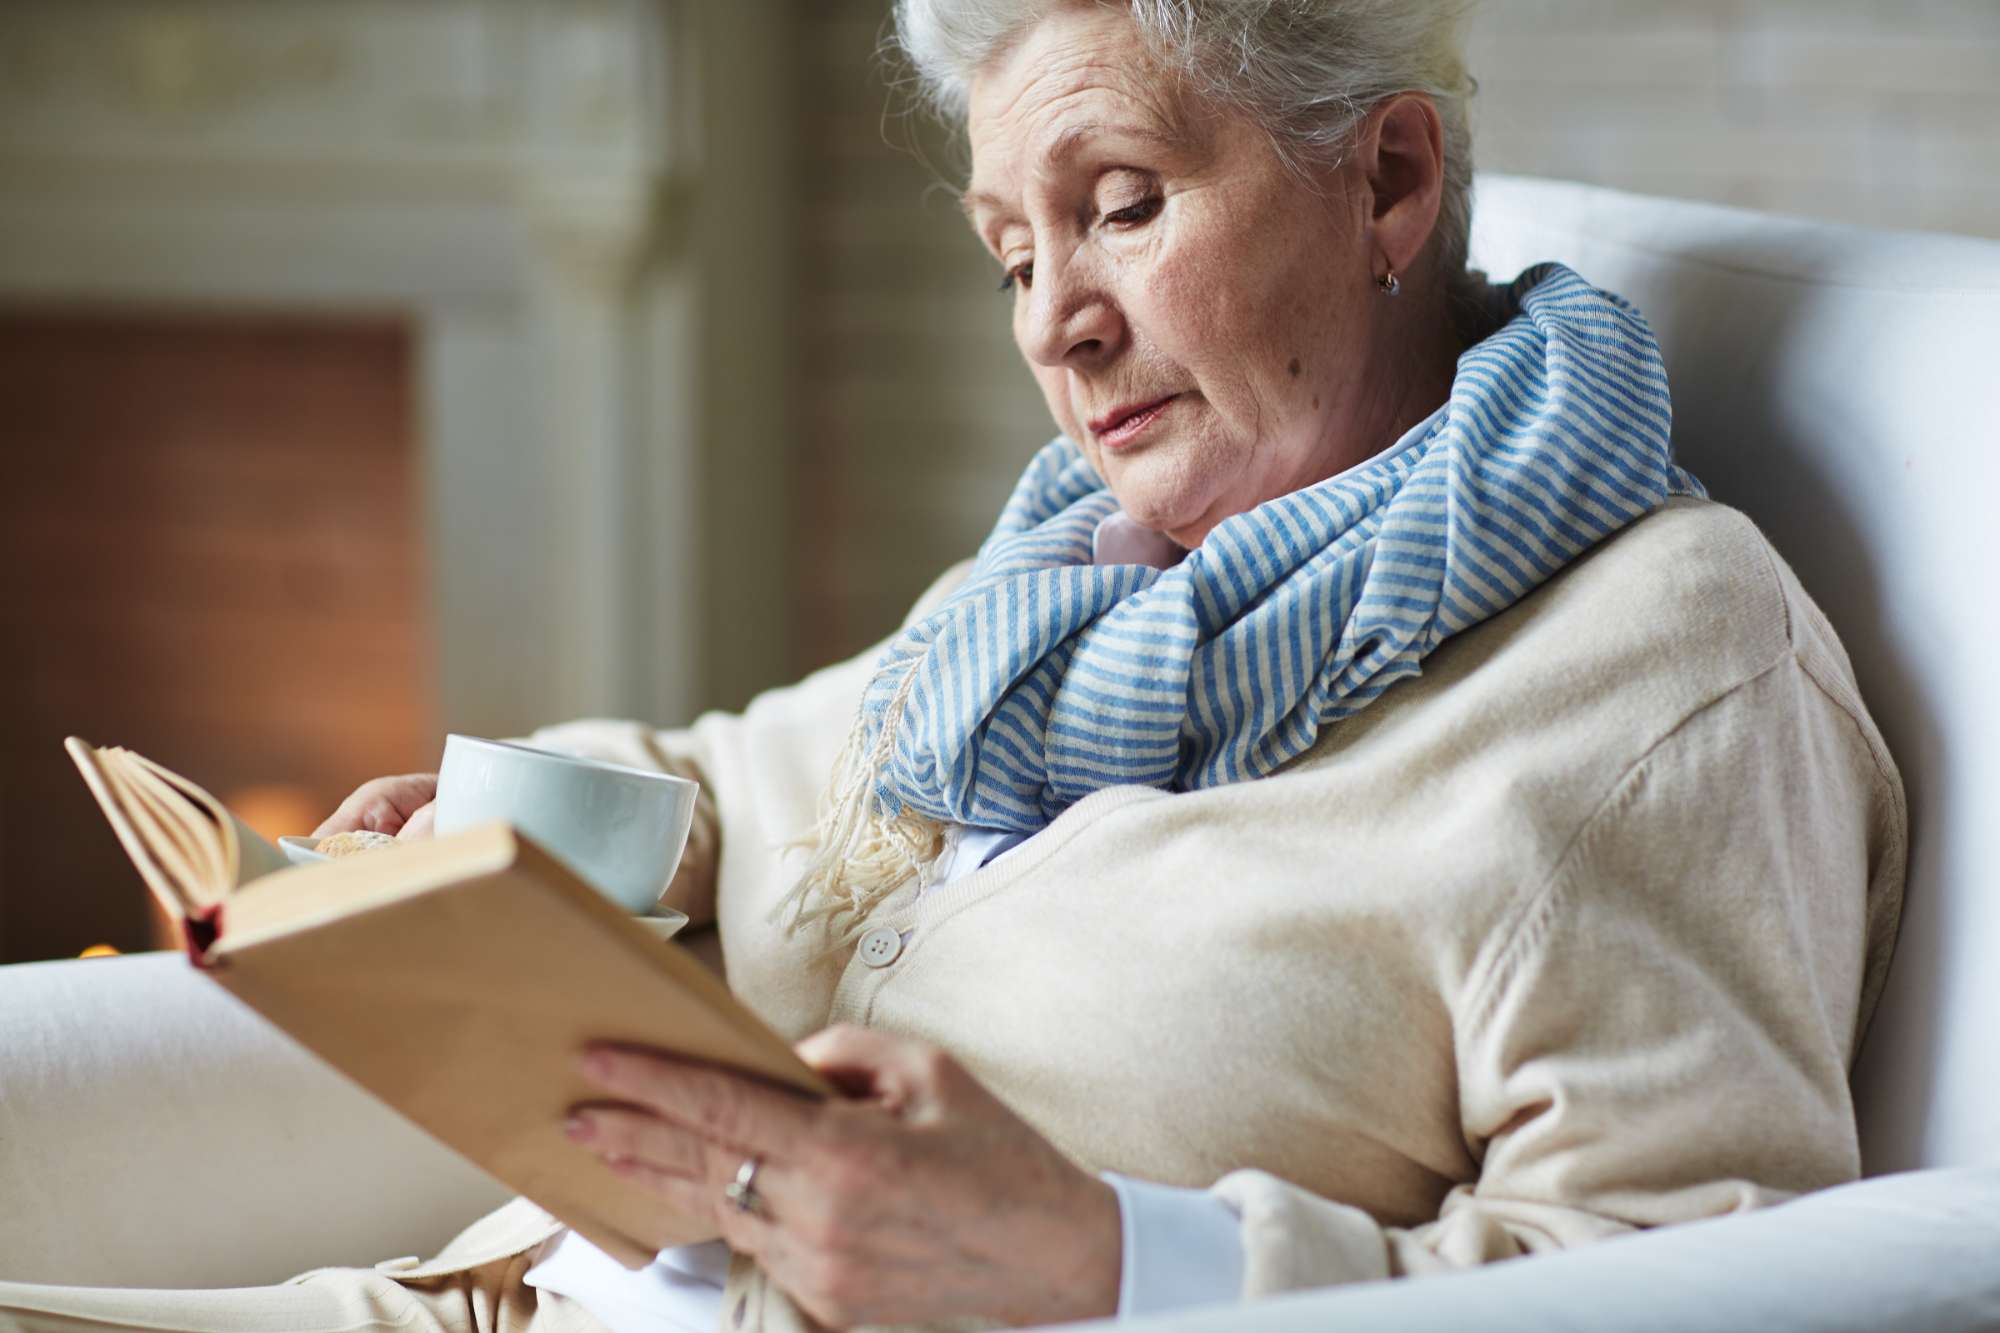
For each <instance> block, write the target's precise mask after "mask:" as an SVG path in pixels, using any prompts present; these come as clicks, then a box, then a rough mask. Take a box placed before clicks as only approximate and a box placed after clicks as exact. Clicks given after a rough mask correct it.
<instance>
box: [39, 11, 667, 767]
mask: <svg viewBox="0 0 2000 1333" xmlns="http://www.w3.org/2000/svg"><path fill="white" fill-rule="evenodd" d="M676 17H677V15H676V11H675V8H674V7H673V6H672V5H671V4H669V3H667V0H424V2H423V3H409V0H343V2H342V3H340V4H327V3H324V0H255V3H248V2H246V0H92V2H91V3H77V2H76V0H11V2H10V3H9V4H7V5H6V6H4V7H0V300H8V301H27V302H34V303H37V304H47V303H54V302H66V303H75V302H93V303H119V304H127V305H130V304H135V303H136V304H147V305H179V306H189V305H193V306H206V307H236V308H242V307H251V308H282V309H286V310H301V309H303V310H314V309H319V310H328V311H341V312H351V311H354V310H357V309H359V310H370V311H384V310H386V311H394V312H398V313H400V314H401V315H403V316H404V317H405V318H407V319H408V320H409V321H411V325H412V327H413V329H414V330H415V345H416V347H417V348H418V358H419V365H418V368H417V370H418V379H419V383H420V385H421V395H420V400H421V404H422V409H421V410H422V415H423V419H422V421H421V423H420V425H421V430H420V432H419V434H420V436H421V438H422V439H423V442H424V448H425V450H426V457H427V477H428V492H429V499H428V520H429V534H430V541H431V544H432V547H431V549H432V568H433V578H434V587H433V589H432V600H433V604H434V605H435V607H436V609H437V614H438V633H439V644H438V649H439V651H438V654H437V660H438V661H439V664H440V672H441V680H440V681H439V698H440V702H441V706H442V712H443V718H444V721H445V723H446V725H447V726H449V727H452V728H454V729H460V730H469V731H480V732H488V733H493V734H505V733H508V732H510V731H513V730H516V729H518V728H520V727H522V726H525V725H527V724H530V723H533V722H539V721H548V720H552V719H557V718H562V717H569V716H575V715H579V714H585V713H606V712H619V713H632V714H638V715H643V716H652V717H659V718H670V717H677V716H682V715H684V714H685V713H686V712H687V711H688V710H689V708H690V705H691V704H692V703H693V702H694V698H695V691H696V689H697V684H698V672H699V663H698V662H697V661H696V660H695V659H694V653H695V652H696V651H697V648H698V643H697V640H698V637H699V636H698V635H696V634H692V633H687V632H685V627H686V626H689V625H692V624H694V623H695V622H696V620H697V618H698V616H699V614H700V608H699V605H698V594H697V592H696V590H694V589H693V588H691V587H690V586H689V574H690V573H691V572H692V562H691V554H690V553H691V549H692V539H691V538H690V536H689V535H688V534H691V533H693V532H694V531H695V530H696V525H697V523H698V521H699V520H700V517H701V516H700V514H699V513H698V512H697V510H698V509H699V507H700V506H699V503H698V500H697V498H696V487H697V485H698V484H699V476H698V472H699V469H698V467H697V466H696V462H695V459H694V458H693V457H692V455H693V454H694V452H695V446H696V441H697V440H698V439H699V438H700V435H699V429H698V425H697V423H696V422H695V420H694V413H695V411H696V407H697V399H698V394H697V393H696V392H695V390H696V388H697V387H698V385H697V380H698V377H699V375H700V373H701V372H700V369H699V357H700V352H699V343H700V340H699V339H698V338H697V337H696V336H695V333H696V329H695V321H696V320H697V318H698V317H699V302H698V301H696V300H695V299H693V297H692V296H691V292H692V290H693V283H694V282H695V279H694V278H693V277H692V276H691V275H690V273H689V270H690V269H691V268H693V267H697V266H696V265H694V264H692V263H691V261H690V260H689V258H688V252H687V246H686V244H685V240H686V235H687V231H688V228H687V225H686V219H687V218H688V216H689V212H690V201H691V200H692V199H693V197H694V196H693V193H692V190H693V184H694V181H695V167H696V162H695V158H696V156H697V154H696V147H697V145H696V144H695V142H694V140H693V137H692V135H691V134H689V135H685V136H684V135H683V134H682V133H681V132H680V131H681V128H682V127H685V126H689V125H691V124H693V123H695V121H696V120H697V119H698V118H697V117H696V116H695V115H694V114H693V112H692V111H691V110H690V107H691V106H692V104H693V102H692V99H693V96H694V89H693V86H692V82H691V80H690V79H689V78H688V77H687V75H688V71H690V70H691V69H693V68H695V65H694V62H693V60H692V55H693V52H692V51H691V50H690V45H691V41H692V37H691V35H690V34H689V33H688V32H684V31H683V27H688V28H691V27H692V25H680V24H677V23H676V22H675V20H676ZM361 480H363V481H365V479H361ZM677 631H678V632H677ZM385 688H393V683H385Z"/></svg>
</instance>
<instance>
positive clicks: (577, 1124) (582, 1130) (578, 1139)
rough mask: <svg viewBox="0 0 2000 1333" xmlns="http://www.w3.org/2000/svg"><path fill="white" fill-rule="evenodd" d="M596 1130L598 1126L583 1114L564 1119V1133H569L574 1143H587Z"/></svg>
mask: <svg viewBox="0 0 2000 1333" xmlns="http://www.w3.org/2000/svg"><path fill="white" fill-rule="evenodd" d="M596 1132H597V1127H596V1126H595V1125H593V1124H591V1123H590V1121H589V1120H588V1119H586V1118H584V1117H583V1116H580V1115H573V1116H571V1117H570V1118H569V1119H567V1120H565V1121H563V1133H565V1134H567V1135H568V1136H569V1138H570V1141H571V1142H573V1143H587V1142H589V1140H590V1136H591V1135H593V1134H595V1133H596Z"/></svg>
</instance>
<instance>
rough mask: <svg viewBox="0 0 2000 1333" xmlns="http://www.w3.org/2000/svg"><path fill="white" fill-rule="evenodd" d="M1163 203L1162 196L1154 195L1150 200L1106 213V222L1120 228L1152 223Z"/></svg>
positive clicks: (1143, 200)
mask: <svg viewBox="0 0 2000 1333" xmlns="http://www.w3.org/2000/svg"><path fill="white" fill-rule="evenodd" d="M1162 202H1164V201H1163V200H1161V198H1160V196H1158V195H1153V196H1151V197H1150V198H1146V199H1141V200H1140V201H1139V202H1138V203H1136V204H1127V205H1126V206H1125V207H1123V208H1120V209H1117V210H1116V211H1114V212H1110V213H1106V214H1105V215H1104V220H1105V221H1106V222H1110V223H1114V224H1116V225H1117V226H1120V227H1132V226H1137V225H1138V224H1139V223H1141V222H1150V221H1151V220H1152V218H1153V215H1154V214H1155V213H1158V212H1159V211H1160V205H1161V203H1162Z"/></svg>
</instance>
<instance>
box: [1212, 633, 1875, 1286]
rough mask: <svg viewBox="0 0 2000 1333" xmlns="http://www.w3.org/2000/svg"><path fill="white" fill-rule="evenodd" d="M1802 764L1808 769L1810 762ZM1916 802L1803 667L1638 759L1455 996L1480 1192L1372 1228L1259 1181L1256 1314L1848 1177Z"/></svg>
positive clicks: (1249, 1227)
mask: <svg viewBox="0 0 2000 1333" xmlns="http://www.w3.org/2000/svg"><path fill="white" fill-rule="evenodd" d="M1801 759H1803V761H1804V762H1800V760H1801ZM1902 819H1903V811H1902V796H1901V788H1900V786H1899V785H1898V782H1897V779H1896V776H1895V773H1894V770H1893V768H1890V767H1889V766H1888V764H1887V762H1886V757H1885V756H1882V755H1880V754H1878V753H1876V752H1875V751H1874V750H1873V749H1871V747H1870V746H1869V744H1867V743H1866V742H1865V740H1864V739H1863V737H1862V736H1861V728H1859V727H1858V725H1857V723H1856V720H1855V719H1854V718H1853V716H1852V715H1850V714H1849V713H1848V712H1847V711H1846V705H1845V704H1843V703H1841V702H1839V701H1837V700H1836V699H1835V698H1833V697H1831V696H1829V695H1828V694H1826V693H1825V692H1823V691H1822V690H1821V689H1819V688H1818V686H1817V685H1816V684H1815V680H1814V673H1812V672H1811V671H1810V670H1807V669H1805V668H1803V667H1802V666H1801V665H1800V664H1799V663H1798V662H1797V661H1796V660H1792V659H1787V660H1786V661H1784V662H1782V663H1780V664H1779V665H1776V666H1774V667H1772V668H1771V669H1770V670H1768V671H1766V672H1764V673H1763V674H1762V675H1760V676H1758V677H1756V678H1754V679H1752V680H1750V681H1748V682H1746V683H1744V684H1742V685H1740V686H1738V687H1737V688H1735V689H1734V690H1732V691H1730V692H1729V693H1727V694H1725V695H1724V696H1723V697H1721V698H1719V699H1717V700H1715V701H1714V702H1713V703H1711V704H1709V705H1708V706H1706V707H1705V708H1703V709H1701V710H1699V711H1698V712H1696V713H1695V714H1694V715H1693V716H1691V717H1689V718H1687V719H1685V720H1684V721H1683V722H1682V724H1681V725H1680V726H1679V727H1678V728H1677V729H1675V730H1674V731H1672V732H1671V733H1670V734H1669V735H1667V736H1666V737H1665V738H1664V739H1663V740H1662V741H1660V742H1659V743H1658V744H1657V745H1655V746H1654V747H1653V748H1652V749H1651V750H1650V751H1649V752H1648V753H1646V754H1645V755H1644V756H1642V757H1641V758H1640V759H1639V760H1638V761H1637V762H1635V763H1634V764H1633V765H1631V767H1630V768H1629V769H1627V770H1626V772H1625V773H1624V775H1623V777H1622V778H1621V779H1620V780H1619V781H1618V782H1617V784H1616V786H1615V788H1614V789H1613V790H1612V791H1610V792H1608V793H1607V794H1606V795H1605V797H1604V798H1603V800H1602V802H1601V803H1600V804H1599V805H1598V807H1597V808H1596V810H1595V812H1594V813H1592V814H1590V815H1589V816H1588V818H1587V820H1586V822H1585V823H1584V824H1583V826H1582V827H1581V828H1580V829H1579V830H1578V831H1577V832H1576V833H1575V835H1574V837H1573V838H1572V839H1571V840H1570V842H1569V844H1568V847H1567V850H1566V851H1564V852H1563V853H1562V854H1561V855H1560V859H1559V860H1558V861H1557V863H1556V865H1555V867H1554V869H1553V871H1552V872H1551V873H1550V874H1549V876H1548V878H1547V880H1546V882H1545V883H1543V884H1541V885H1539V886H1536V887H1535V888H1534V889H1533V890H1532V891H1530V892H1529V893H1527V894H1525V895H1524V896H1522V897H1521V898H1520V899H1519V900H1518V901H1517V902H1516V903H1515V904H1513V905H1511V906H1510V908H1509V909H1508V911H1507V912H1506V914H1505V915H1503V916H1502V917H1501V918H1500V923H1501V924H1500V926H1499V928H1498V929H1495V930H1494V931H1493V932H1492V938H1491V939H1490V940H1489V941H1488V942H1487V943H1486V945H1485V946H1484V947H1483V948H1482V949H1481V950H1480V951H1479V952H1478V953H1477V954H1476V955H1475V956H1474V962H1473V963H1472V965H1471V967H1470V968H1469V970H1468V973H1467V975H1466V976H1465V978H1464V979H1463V982H1462V984H1460V986H1459V988H1458V990H1459V993H1458V994H1456V995H1455V996H1454V997H1453V1003H1452V1010H1453V1020H1454V1030H1455V1033H1456V1034H1457V1035H1456V1039H1455V1046H1456V1057H1457V1062H1458V1072H1459V1102H1460V1106H1459V1111H1460V1119H1461V1125H1462V1129H1463V1132H1464V1135H1465V1140H1466V1143H1467V1145H1468V1146H1469V1147H1470V1149H1471V1150H1472V1155H1473V1157H1474V1159H1475V1161H1477V1162H1478V1163H1479V1170H1478V1175H1477V1178H1476V1179H1473V1180H1469V1181H1464V1182H1460V1183H1458V1184H1456V1185H1455V1186H1454V1187H1452V1188H1451V1189H1450V1190H1449V1192H1448V1193H1447V1194H1446V1195H1445V1197H1444V1198H1443V1200H1442V1202H1441V1205H1440V1207H1439V1210H1438V1214H1437V1216H1436V1218H1435V1220H1432V1221H1430V1222H1427V1223H1424V1224H1422V1225H1417V1226H1412V1227H1384V1226H1381V1225H1378V1224H1377V1222H1376V1221H1375V1220H1374V1219H1373V1218H1372V1217H1371V1216H1369V1214H1367V1213H1366V1212H1364V1211H1362V1210H1361V1209H1359V1208H1356V1207H1352V1206H1349V1205H1347V1204H1343V1203H1341V1202H1338V1201H1335V1200H1331V1199H1326V1198H1320V1197H1317V1196H1315V1195H1313V1194H1311V1193H1308V1192H1307V1191H1304V1190H1302V1189H1299V1188H1297V1187H1295V1186H1293V1185H1290V1184H1288V1183H1286V1182H1285V1181H1282V1180H1280V1179H1277V1178H1276V1177H1274V1176H1271V1175H1268V1174H1265V1173H1263V1172H1259V1171H1238V1172H1235V1173H1232V1174H1230V1175H1228V1176H1225V1177H1224V1178H1223V1179H1222V1180H1221V1181H1219V1182H1218V1183H1217V1184H1216V1185H1215V1186H1214V1189H1213V1192H1214V1193H1215V1194H1217V1195H1218V1196H1219V1197H1220V1198H1222V1199H1223V1200H1224V1201H1225V1202H1227V1203H1229V1204H1231V1205H1232V1206H1233V1207H1234V1208H1235V1209H1236V1211H1237V1214H1238V1216H1239V1217H1240V1218H1241V1226H1242V1238H1243V1246H1244V1254H1245V1258H1246V1268H1245V1274H1244V1284H1243V1292H1244V1295H1245V1296H1246V1297H1255V1296H1261V1295H1266V1294H1270V1293H1273V1292H1279V1291H1285V1290H1290V1289H1297V1288H1303V1287H1314V1286H1326V1285H1332V1284H1335V1283H1341V1282H1351V1281H1360V1280H1366V1279H1373V1278H1386V1277H1400V1276H1409V1275H1422V1274H1427V1273H1433V1272H1439V1271H1448V1270H1452V1269H1457V1268H1463V1267H1466V1266H1469V1265H1474V1264H1482V1263H1488V1262H1492V1261H1494V1260H1500V1259H1507V1258H1511V1257H1514V1256H1517V1255H1524V1254H1531V1253H1535V1252H1538V1251H1545V1250H1553V1249H1563V1248H1568V1247H1571V1246H1576V1245H1581V1244H1585V1243H1587V1242H1591V1241H1595V1240H1600V1239H1604V1238H1606V1237H1610V1236H1615V1235H1619V1234H1622V1233H1626V1232H1630V1231H1633V1230H1636V1229H1639V1228H1645V1227H1652V1226H1659V1225H1664V1224H1669V1223H1674V1222H1682V1221H1690V1220H1694V1219H1697V1218H1701V1217H1707V1216H1712V1215H1716V1214H1720V1213H1727V1212H1733V1211H1738V1210H1743V1209H1749V1208H1754V1207H1759V1206H1762V1205H1765V1204H1769V1203H1775V1202H1779V1201H1781V1200H1784V1199H1786V1198H1789V1197H1791V1196H1793V1195H1795V1194H1798V1193H1802V1192H1805V1191H1808V1190H1813V1189H1818V1188H1820V1187H1823V1186H1828V1185H1833V1184H1837V1183H1840V1182H1843V1181H1847V1180H1851V1179H1853V1178H1854V1177H1855V1176H1856V1175H1857V1174H1858V1171H1859V1165H1860V1163H1859V1150H1858V1145H1857V1138H1856V1130H1855V1124H1854V1112H1853V1106H1852V1103H1851V1101H1850V1098H1849V1091H1848V1082H1847V1071H1848V1066H1849V1063H1850V1061H1851V1059H1852V1056H1853V1053H1854V1050H1855V1047H1856V1046H1857V1045H1858V1043H1859V1037H1860V1032H1861V1029H1862V1027H1863V1025H1864V1024H1865V1021H1866V1016H1867V1015H1866V1005H1867V1003H1868V1002H1870V1001H1872V995H1869V996H1867V999H1866V1000H1864V990H1871V991H1872V986H1869V985H1868V984H1867V983H1868V981H1869V980H1870V979H1871V978H1872V977H1873V976H1874V975H1876V974H1878V973H1879V970H1880V964H1881V962H1882V960H1883V959H1884V958H1885V957H1886V953H1887V951H1888V948H1889V947H1890V944H1891V943H1892V938H1891V937H1892V935H1893V906H1894V903H1895V901H1896V899H1897V898H1898V897H1899V895H1900V891H1901V880H1902V874H1903V823H1902Z"/></svg>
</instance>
